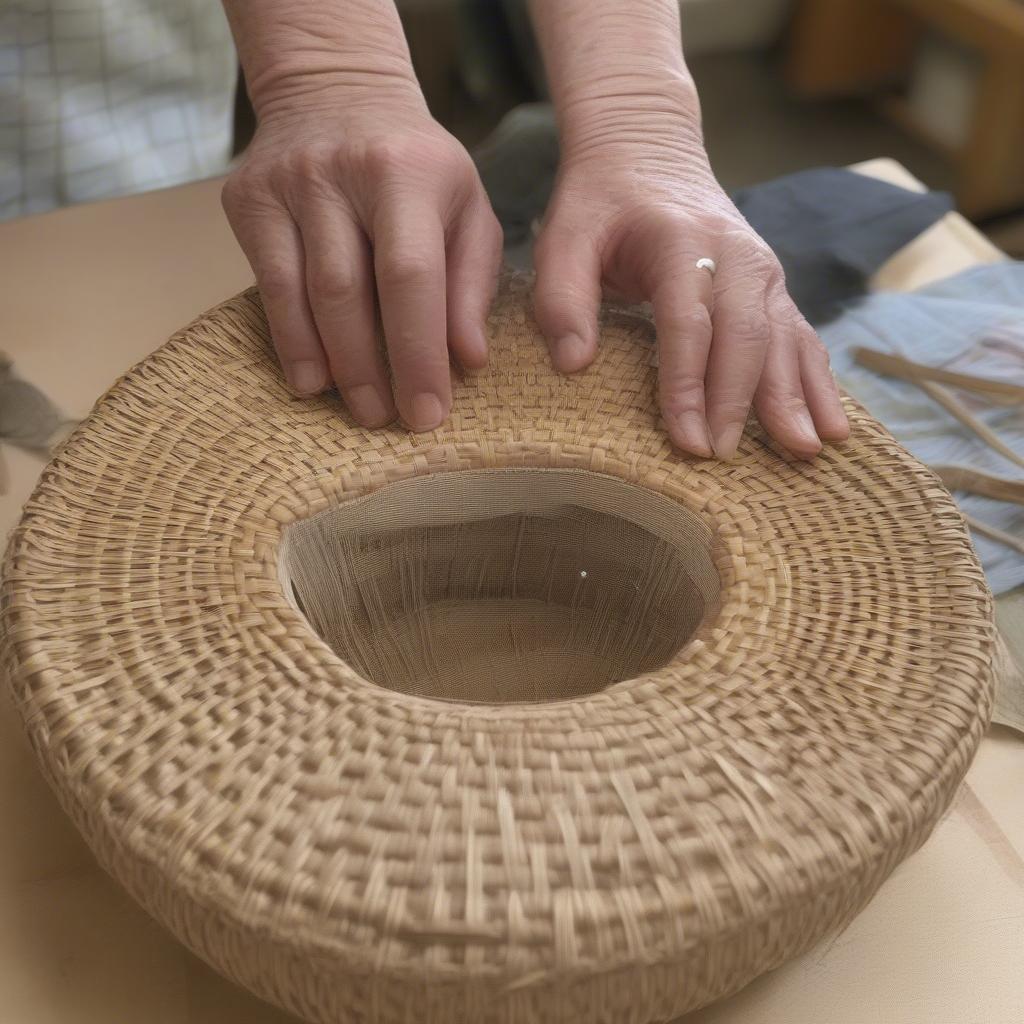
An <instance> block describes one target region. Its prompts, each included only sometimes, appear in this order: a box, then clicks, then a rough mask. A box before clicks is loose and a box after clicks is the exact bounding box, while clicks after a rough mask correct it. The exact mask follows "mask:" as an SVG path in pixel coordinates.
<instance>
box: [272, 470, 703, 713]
mask: <svg viewBox="0 0 1024 1024" xmlns="http://www.w3.org/2000/svg"><path fill="white" fill-rule="evenodd" d="M712 539H713V538H712V534H711V531H710V529H709V528H708V527H707V525H706V524H705V523H704V522H703V520H701V519H700V518H699V517H698V516H696V515H695V514H694V513H693V512H691V511H690V510H689V509H687V508H686V507H685V506H682V505H680V504H679V503H678V502H675V501H673V500H672V499H670V498H667V497H665V496H664V495H661V494H658V493H656V492H653V491H648V490H646V489H644V488H641V487H636V486H634V485H631V484H628V483H625V482H623V481H621V480H619V479H617V478H614V477H608V476H604V475H601V474H598V473H592V472H589V471H583V470H558V469H498V470H471V471H464V472H452V473H441V474H435V475H431V476H424V477H417V478H415V479H410V480H406V481H402V482H400V483H395V484H389V485H387V486H385V487H382V488H381V489H379V490H377V491H374V492H373V493H371V494H368V495H366V496H364V497H361V498H357V499H355V500H352V501H347V502H344V503H343V504H340V505H336V506H333V507H332V508H329V509H327V510H326V511H324V512H321V513H319V514H317V515H315V516H312V517H310V518H308V519H304V520H302V521H300V522H298V523H296V524H294V525H293V526H291V527H290V528H289V530H288V531H287V533H286V535H285V541H284V545H283V548H282V554H281V576H282V580H283V582H284V584H285V588H286V592H289V591H290V596H291V597H292V598H294V602H295V604H296V606H297V607H298V609H299V610H300V611H301V612H302V613H303V614H304V615H305V617H306V619H307V621H308V622H309V624H310V626H311V627H312V628H313V629H314V630H315V631H316V633H317V634H318V635H319V636H320V637H321V638H322V639H323V640H325V641H326V642H327V643H328V644H329V645H330V647H331V648H332V649H333V650H334V652H335V653H336V654H337V655H338V656H339V657H341V658H343V659H344V660H345V661H346V662H348V663H349V664H350V665H351V666H352V667H353V668H354V669H355V670H356V671H357V672H359V673H360V675H362V676H363V677H364V678H366V679H369V680H372V681H373V682H374V683H376V684H378V685H380V686H384V687H387V688H389V689H392V690H398V691H401V692H404V693H416V694H419V695H422V696H428V697H436V698H441V699H448V700H463V701H480V702H487V703H510V702H522V701H544V700H560V699H565V698H569V697H575V696H579V695H581V694H586V693H594V692H596V691H598V690H601V689H603V688H604V687H606V686H608V685H609V684H611V683H614V682H618V681H620V680H623V679H629V678H633V677H635V676H638V675H643V674H645V673H648V672H652V671H654V670H656V669H658V668H660V667H662V666H663V665H665V664H666V663H667V662H668V661H670V660H671V659H672V658H673V656H674V655H675V654H676V653H677V652H678V651H679V650H680V648H681V647H682V646H683V645H684V644H685V643H686V642H687V641H688V640H689V639H690V637H691V636H692V635H693V634H694V632H695V631H696V630H697V628H698V626H700V624H701V623H702V622H704V621H706V620H707V619H708V618H709V617H710V616H711V615H712V614H714V612H715V610H716V609H717V604H718V597H719V591H720V581H719V577H718V573H717V571H716V570H715V567H714V563H713V561H712V555H711V551H712Z"/></svg>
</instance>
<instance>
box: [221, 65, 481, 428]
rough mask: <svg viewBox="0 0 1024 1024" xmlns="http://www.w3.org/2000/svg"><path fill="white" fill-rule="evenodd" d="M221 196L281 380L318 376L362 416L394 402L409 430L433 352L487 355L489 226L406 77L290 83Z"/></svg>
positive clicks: (433, 383)
mask: <svg viewBox="0 0 1024 1024" xmlns="http://www.w3.org/2000/svg"><path fill="white" fill-rule="evenodd" d="M223 202H224V209H225V211H226V213H227V216H228V220H229V222H230V224H231V227H232V229H233V231H234V232H235V235H236V237H237V238H238V241H239V244H240V245H241V247H242V249H243V250H244V251H245V254H246V256H247V257H248V259H249V262H250V263H251V264H252V268H253V272H254V273H255V275H256V281H257V284H258V285H259V289H260V293H261V295H262V297H263V304H264V307H265V309H266V313H267V319H268V321H269V324H270V331H271V335H272V336H273V341H274V346H275V348H276V350H277V353H278V356H279V358H280V360H281V365H282V367H283V369H284V371H285V374H286V376H287V378H288V381H289V383H290V384H291V386H292V388H293V389H294V390H295V391H296V392H298V393H299V394H315V393H317V392H320V391H322V390H324V389H325V388H327V387H329V386H330V382H331V381H332V380H333V381H334V383H335V384H336V385H337V387H338V391H339V392H340V394H341V396H342V398H343V399H344V401H345V403H346V405H347V406H348V409H349V411H350V412H351V414H352V416H353V417H354V418H355V419H356V420H357V421H358V422H359V423H361V424H363V425H364V426H368V427H379V426H383V425H384V424H385V423H388V422H390V421H391V420H392V419H394V417H395V409H396V405H397V409H398V411H399V412H400V414H401V416H402V418H403V420H404V421H405V422H406V424H408V426H410V427H412V428H413V429H415V430H430V429H433V428H434V427H436V426H438V425H439V424H440V423H441V422H442V421H443V420H444V419H445V417H446V416H447V415H448V412H449V410H450V408H451V377H450V370H449V351H450V352H451V353H452V355H454V356H455V358H456V359H457V360H458V361H459V362H460V363H461V364H462V365H463V366H465V367H467V368H476V367H481V366H483V365H484V364H485V363H486V360H487V343H486V339H485V335H484V320H485V317H486V315H487V312H488V309H489V307H490V303H491V299H492V297H493V292H494V288H495V284H496V280H497V273H498V268H499V266H500V261H501V228H500V226H499V225H498V222H497V219H496V218H495V216H494V214H493V212H492V211H491V207H490V203H489V202H488V200H487V196H486V194H485V193H484V190H483V186H482V185H481V183H480V179H479V177H478V175H477V173H476V168H475V167H474V166H473V162H472V160H471V159H470V157H469V154H468V153H466V151H465V149H463V147H462V146H461V145H460V144H459V143H458V142H457V141H456V140H455V139H454V138H453V137H452V136H451V135H449V134H448V133H447V132H446V131H445V130H444V129H443V128H441V126H440V125H438V124H437V123H436V122H435V121H434V120H433V119H432V118H431V117H430V114H429V112H428V111H427V108H426V105H425V103H424V102H423V99H422V96H421V95H420V94H419V90H418V88H415V89H406V88H404V87H403V88H402V89H399V90H397V91H396V90H389V89H374V88H372V86H371V87H370V88H367V89H364V90H356V89H354V88H352V87H351V86H350V85H349V86H347V87H346V88H344V89H338V90H332V89H330V88H328V89H323V88H318V89H317V91H315V92H312V91H311V92H309V93H307V92H305V91H304V90H302V89H299V90H295V89H294V88H292V89H290V90H289V93H288V96H287V99H286V100H285V101H283V102H280V103H270V102H266V103H265V104H264V109H263V110H262V111H261V118H260V125H259V128H258V130H257V132H256V137H255V139H254V140H253V143H252V145H251V146H250V148H249V150H248V151H247V152H246V155H245V158H244V160H243V162H242V164H241V166H240V167H239V169H238V170H236V171H235V173H234V174H232V176H231V177H230V178H229V179H228V181H227V183H226V185H225V187H224V193H223ZM375 286H376V287H375ZM375 293H376V297H375ZM378 305H379V313H380V320H381V322H382V324H383V332H384V338H385V341H386V348H387V362H386V361H385V355H384V352H383V351H382V349H381V347H380V345H379V343H378V332H377V306H378ZM388 362H389V363H390V367H391V371H392V374H393V379H394V392H393V393H392V383H391V380H390V379H389V374H388Z"/></svg>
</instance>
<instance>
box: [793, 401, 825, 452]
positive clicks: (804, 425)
mask: <svg viewBox="0 0 1024 1024" xmlns="http://www.w3.org/2000/svg"><path fill="white" fill-rule="evenodd" d="M796 427H797V429H798V430H799V431H800V433H801V434H803V436H804V437H805V438H806V439H807V442H808V443H809V444H812V445H820V444H821V440H820V438H819V437H818V431H817V430H815V428H814V420H812V419H811V414H810V413H809V412H807V410H806V409H801V410H800V411H799V412H798V413H797V414H796Z"/></svg>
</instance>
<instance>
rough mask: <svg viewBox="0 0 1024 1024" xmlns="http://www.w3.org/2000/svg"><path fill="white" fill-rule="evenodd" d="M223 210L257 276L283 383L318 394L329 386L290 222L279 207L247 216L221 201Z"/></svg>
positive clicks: (298, 246) (302, 263)
mask: <svg viewBox="0 0 1024 1024" xmlns="http://www.w3.org/2000/svg"><path fill="white" fill-rule="evenodd" d="M225 210H226V211H227V214H228V222H229V223H230V224H231V228H232V230H233V231H234V233H235V237H236V238H237V239H238V244H239V245H240V246H241V247H242V251H243V252H244V253H245V255H246V257H247V258H248V260H249V263H250V265H251V266H252V270H253V273H254V274H255V275H256V284H257V285H258V286H259V290H260V296H261V298H262V299H263V309H264V311H265V312H266V314H267V323H268V324H269V326H270V336H271V339H272V340H273V342H274V348H275V350H276V351H277V356H278V359H280V361H281V368H282V369H283V370H284V374H285V377H286V378H287V380H288V383H289V384H290V385H291V387H292V389H293V390H294V391H296V392H297V393H298V394H300V395H313V394H316V393H318V392H320V391H323V390H324V388H326V387H327V386H328V383H329V376H328V368H327V357H326V355H325V354H324V350H323V346H322V345H321V344H320V336H319V334H318V333H317V329H316V323H315V322H314V319H313V313H312V310H311V309H310V305H309V299H308V297H307V295H306V285H305V258H304V255H303V249H302V239H301V238H300V236H299V230H298V228H297V227H296V226H295V222H294V221H293V220H292V217H291V215H290V214H289V213H288V212H287V211H286V210H285V209H284V208H283V207H281V208H276V207H273V208H271V207H267V208H266V209H264V210H261V211H260V212H259V213H252V212H245V211H238V210H237V209H236V208H235V207H234V206H233V205H232V204H229V203H227V202H225Z"/></svg>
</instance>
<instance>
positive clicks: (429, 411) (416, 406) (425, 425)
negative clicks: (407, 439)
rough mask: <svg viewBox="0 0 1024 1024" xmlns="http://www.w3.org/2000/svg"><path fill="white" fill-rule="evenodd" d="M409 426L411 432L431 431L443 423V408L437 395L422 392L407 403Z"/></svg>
mask: <svg viewBox="0 0 1024 1024" xmlns="http://www.w3.org/2000/svg"><path fill="white" fill-rule="evenodd" d="M409 412H410V414H411V415H410V419H409V426H410V427H412V429H413V430H433V429H434V428H435V427H439V426H441V424H442V423H443V422H444V407H443V406H442V405H441V399H439V398H438V397H437V395H432V394H430V392H428V391H423V392H421V393H420V394H418V395H413V398H412V401H411V402H410V403H409Z"/></svg>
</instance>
